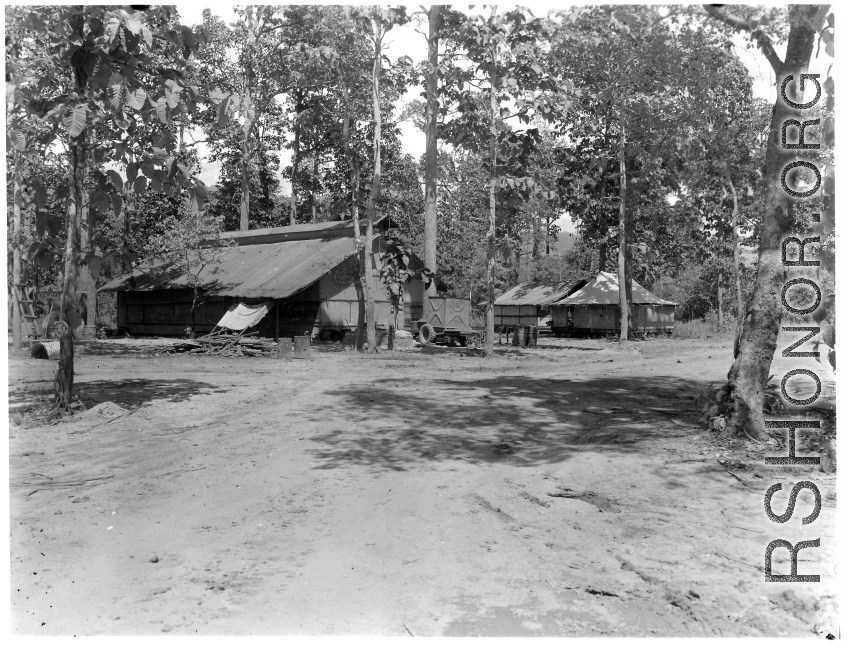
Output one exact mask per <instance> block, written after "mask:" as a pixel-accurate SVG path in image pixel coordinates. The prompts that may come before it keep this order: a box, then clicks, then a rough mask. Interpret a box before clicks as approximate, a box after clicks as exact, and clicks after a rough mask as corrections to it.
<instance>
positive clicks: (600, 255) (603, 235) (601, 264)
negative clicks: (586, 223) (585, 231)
mask: <svg viewBox="0 0 847 647" xmlns="http://www.w3.org/2000/svg"><path fill="white" fill-rule="evenodd" d="M600 183H601V184H600V218H599V220H600V222H599V223H598V227H599V228H600V245H599V250H598V252H597V271H598V272H605V271H606V257H607V256H608V253H609V243H608V239H609V233H608V231H607V229H608V224H607V223H606V204H605V202H603V200H604V199H605V197H606V182H605V173H603V175H601V176H600Z"/></svg>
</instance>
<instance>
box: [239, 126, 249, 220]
mask: <svg viewBox="0 0 847 647" xmlns="http://www.w3.org/2000/svg"><path fill="white" fill-rule="evenodd" d="M248 121H249V119H248V118H247V117H245V118H244V123H245V125H246V124H247V122H248ZM240 211H241V219H240V225H239V228H240V229H241V231H247V230H248V229H249V228H250V146H249V144H248V143H247V142H246V141H245V142H244V144H243V145H242V147H241V202H240Z"/></svg>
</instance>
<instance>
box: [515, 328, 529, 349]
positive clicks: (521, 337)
mask: <svg viewBox="0 0 847 647" xmlns="http://www.w3.org/2000/svg"><path fill="white" fill-rule="evenodd" d="M526 329H527V327H526V326H515V332H514V333H513V334H512V346H518V347H525V346H526Z"/></svg>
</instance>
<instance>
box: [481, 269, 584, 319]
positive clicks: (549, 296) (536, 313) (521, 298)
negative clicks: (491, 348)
mask: <svg viewBox="0 0 847 647" xmlns="http://www.w3.org/2000/svg"><path fill="white" fill-rule="evenodd" d="M587 282H588V281H584V280H583V281H575V282H573V281H570V282H569V281H565V282H563V283H556V284H552V285H551V284H549V283H541V282H539V281H534V282H530V283H521V284H520V285H517V286H515V287H513V288H512V289H511V290H509V291H508V292H506V293H505V294H503V295H502V296H500V297H498V298H497V299H496V300H495V301H494V328H495V330H498V331H500V330H506V329H509V328H514V327H515V326H541V325H544V320H545V319H547V318H548V317H549V316H550V306H551V305H552V304H554V303H556V302H558V301H561V300H562V299H564V298H565V297H566V296H568V295H569V294H573V293H574V292H576V291H577V290H579V289H580V288H581V287H583V286H584V285H585V284H586V283H587Z"/></svg>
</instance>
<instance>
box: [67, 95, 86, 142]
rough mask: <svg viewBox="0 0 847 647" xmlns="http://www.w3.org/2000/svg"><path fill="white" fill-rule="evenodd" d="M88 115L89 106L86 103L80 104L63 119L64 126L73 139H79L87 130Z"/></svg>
mask: <svg viewBox="0 0 847 647" xmlns="http://www.w3.org/2000/svg"><path fill="white" fill-rule="evenodd" d="M87 115H88V106H87V105H86V104H84V103H78V104H76V105H75V106H74V107H73V108H71V110H70V112H69V113H67V114H66V115H65V116H64V117H63V118H62V124H63V125H64V126H65V130H67V131H68V136H69V137H71V138H72V139H73V138H75V137H79V135H80V133H82V131H83V130H85V119H86V116H87Z"/></svg>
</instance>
